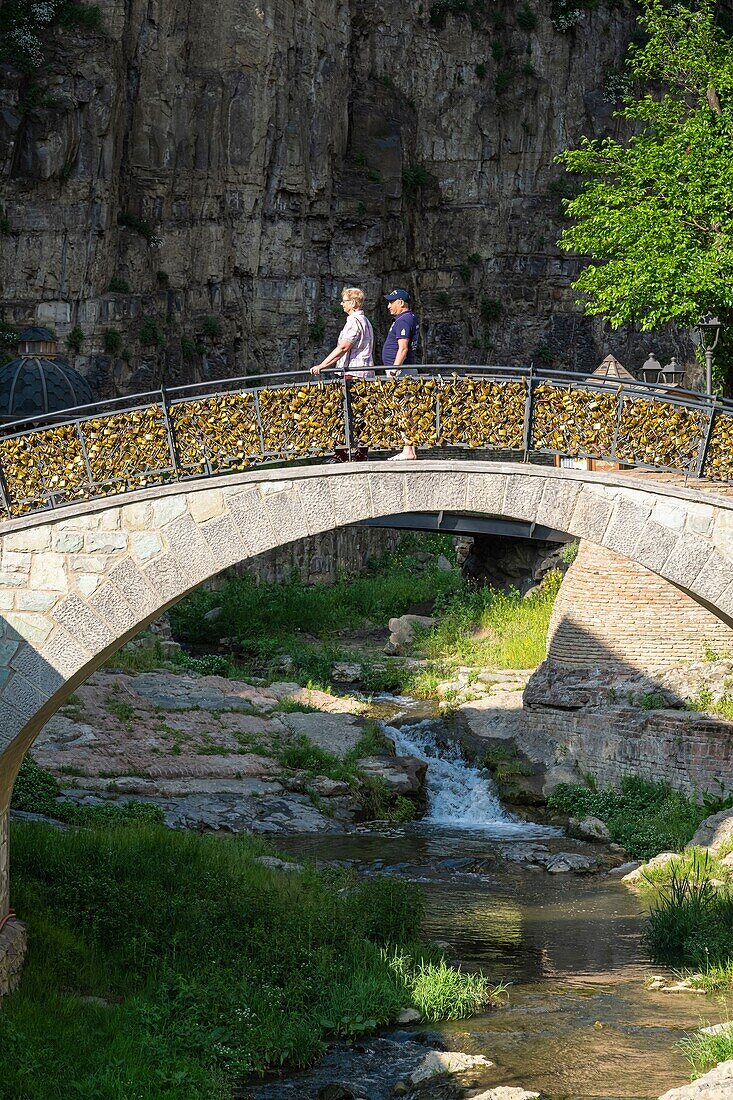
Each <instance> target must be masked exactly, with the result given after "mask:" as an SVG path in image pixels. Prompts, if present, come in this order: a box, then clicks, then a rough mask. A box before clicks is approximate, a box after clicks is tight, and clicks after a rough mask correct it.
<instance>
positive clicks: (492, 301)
mask: <svg viewBox="0 0 733 1100" xmlns="http://www.w3.org/2000/svg"><path fill="white" fill-rule="evenodd" d="M503 312H504V306H503V305H502V304H501V302H500V301H499V299H498V298H489V297H488V296H487V295H485V294H484V295H482V297H481V301H480V303H479V313H480V314H481V320H482V321H483V323H484V324H485V325H494V324H496V322H497V321H500V320H501V316H502V314H503Z"/></svg>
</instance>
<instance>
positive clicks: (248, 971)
mask: <svg viewBox="0 0 733 1100" xmlns="http://www.w3.org/2000/svg"><path fill="white" fill-rule="evenodd" d="M12 845H13V866H14V877H13V904H14V905H15V907H16V908H17V910H18V912H19V913H20V914H21V916H22V917H23V919H24V920H27V921H28V924H29V930H30V935H31V938H32V941H33V944H34V950H33V952H31V953H30V955H29V959H28V963H27V967H26V972H25V975H24V980H23V984H22V986H21V989H20V990H19V991H18V992H17V993H16V994H14V995H13V996H12V997H11V998H9V999H8V1000H7V1001H5V1002H4V1004H3V1012H2V1013H0V1096H3V1097H7V1098H10V1097H13V1098H15V1097H21V1096H22V1097H23V1098H24V1100H48V1097H49V1096H52V1095H53V1096H56V1095H58V1096H62V1095H67V1094H68V1086H69V1082H70V1081H73V1082H74V1089H75V1093H76V1094H78V1095H79V1096H80V1097H82V1096H84V1097H90V1098H91V1097H104V1098H105V1100H128V1098H129V1097H131V1096H140V1097H144V1098H145V1100H156V1098H157V1097H159V1096H165V1097H166V1098H167V1100H204V1098H205V1100H224V1098H225V1097H228V1096H231V1089H232V1086H233V1085H234V1083H235V1082H236V1081H238V1080H241V1079H242V1078H243V1077H244V1076H246V1075H247V1074H250V1073H252V1072H256V1073H262V1072H264V1071H265V1070H267V1069H269V1068H275V1069H279V1068H280V1067H281V1066H282V1065H283V1064H291V1065H296V1066H303V1065H307V1064H308V1063H309V1062H311V1061H313V1060H314V1059H315V1058H317V1057H318V1056H319V1055H320V1054H321V1053H322V1051H323V1049H324V1042H325V1040H326V1038H327V1037H328V1036H329V1035H356V1034H359V1033H360V1032H363V1031H367V1030H372V1029H374V1028H376V1027H378V1026H380V1025H383V1024H386V1023H387V1022H389V1021H390V1020H392V1019H394V1018H395V1016H396V1014H397V1012H398V1011H399V1009H400V1008H402V1007H403V1006H404V1005H405V1004H409V1003H414V1004H416V1005H417V1006H418V1007H419V1008H420V1010H421V1011H423V1012H424V1013H425V1015H426V1016H427V1017H428V1018H438V1016H439V1015H440V1014H444V1015H446V1016H449V1017H451V1018H454V1017H457V1016H461V1015H465V1014H467V1013H468V1012H470V1011H473V1010H474V1009H475V1008H476V1007H479V1006H480V1005H483V1004H485V1003H486V1002H487V1001H488V1000H489V999H490V998H491V990H490V989H489V987H488V985H487V983H486V982H485V980H484V979H482V978H481V977H480V976H474V975H461V974H460V973H459V972H458V971H452V970H451V968H450V967H448V966H446V965H445V963H441V962H440V961H439V960H438V959H436V958H435V957H434V954H433V953H432V952H427V951H425V950H424V949H422V948H420V947H419V946H416V943H417V941H418V939H419V936H420V934H421V925H422V918H423V911H424V908H423V900H422V895H421V893H420V892H418V891H417V890H416V889H415V887H413V886H411V885H408V884H406V883H403V882H400V881H398V880H395V879H388V880H382V879H373V880H372V879H370V880H366V881H362V882H358V883H356V882H354V880H353V879H350V878H349V877H347V876H344V875H343V873H341V872H329V874H328V875H324V876H321V875H318V874H316V873H315V872H313V871H311V870H306V871H305V872H304V873H302V874H298V875H283V874H278V873H277V872H273V871H270V870H269V869H267V868H265V867H262V866H260V865H258V864H257V863H256V862H255V859H256V857H257V856H259V855H260V854H261V853H262V852H263V851H265V850H266V849H265V848H264V845H263V844H262V843H261V842H260V841H258V840H256V839H254V838H244V837H243V838H239V839H237V840H225V839H221V838H207V837H199V836H196V835H195V834H190V833H188V834H186V833H175V832H171V831H167V830H162V829H155V828H142V829H135V830H126V831H125V830H102V831H100V830H94V831H89V830H78V831H73V832H71V833H66V834H64V833H58V832H56V831H55V830H51V829H44V828H40V827H37V826H35V827H34V826H27V825H21V824H15V825H14V826H13V828H12ZM90 996H91V997H92V998H93V997H102V998H104V999H105V1000H106V1001H107V1002H108V1004H107V1005H106V1006H100V1005H99V1004H95V1003H90V1000H89V998H90Z"/></svg>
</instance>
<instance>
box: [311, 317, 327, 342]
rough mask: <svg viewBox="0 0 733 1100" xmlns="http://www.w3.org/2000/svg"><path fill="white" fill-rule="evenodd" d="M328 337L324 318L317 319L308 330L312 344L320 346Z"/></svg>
mask: <svg viewBox="0 0 733 1100" xmlns="http://www.w3.org/2000/svg"><path fill="white" fill-rule="evenodd" d="M325 335H326V322H325V321H324V320H323V318H322V317H316V319H315V321H314V322H313V324H312V325H311V326H310V327H309V329H308V337H309V339H310V341H311V343H312V344H320V343H322V341H323V337H324V336H325Z"/></svg>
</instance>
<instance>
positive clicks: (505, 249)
mask: <svg viewBox="0 0 733 1100" xmlns="http://www.w3.org/2000/svg"><path fill="white" fill-rule="evenodd" d="M100 6H101V9H102V15H103V27H104V31H103V32H97V31H87V32H76V31H69V30H64V29H61V28H57V29H55V30H51V31H49V32H48V35H47V40H46V42H45V44H44V48H45V51H46V62H45V64H44V66H43V68H42V69H41V71H40V72H39V74H38V76H37V78H36V81H37V85H38V88H37V89H36V90H34V96H35V102H36V104H38V103H44V102H45V103H47V104H49V105H47V106H38V105H36V106H35V107H33V108H31V106H30V104H31V101H32V100H33V98H34V97H33V96H29V94H28V91H29V78H28V77H23V76H22V75H21V74H20V73H19V72H18V71H16V70H15V69H13V68H12V67H10V66H5V67H4V68H3V70H2V89H1V96H2V98H1V101H0V171H1V172H2V201H3V206H4V214H3V216H4V219H5V220H4V221H3V223H2V225H3V235H2V237H0V244H1V245H2V255H1V258H0V291H1V294H2V303H3V311H4V320H5V321H6V322H14V323H26V322H29V321H32V320H33V321H36V322H40V323H45V324H51V325H53V326H55V327H56V329H57V331H58V333H59V335H61V336H63V335H64V334H66V333H68V332H69V330H70V329H71V328H72V327H73V326H76V325H78V326H80V327H81V329H82V330H83V332H84V337H85V339H84V343H83V345H82V349H81V354H80V355H79V356H78V358H77V363H76V365H77V366H79V367H81V369H83V370H85V371H86V373H87V374H88V375H89V376H90V378H91V380H92V381H93V383H94V384H95V385H96V387H97V391H98V392H99V393H104V394H111V393H115V392H125V391H130V390H135V389H138V390H139V389H144V388H146V387H148V386H150V385H154V384H160V382H161V381H165V382H167V383H175V382H178V381H191V380H196V379H199V378H205V377H207V376H210V377H217V376H221V375H226V374H235V373H245V372H246V373H250V374H252V373H259V372H269V371H277V370H282V369H293V368H296V367H306V366H309V365H311V363H312V362H313V361H314V356H318V355H319V354H320V353H321V351H322V350H323V349H324V348H325V347H327V346H328V347H330V346H332V340H333V337H334V336H335V335H336V333H337V332H338V329H339V318H340V316H341V313H340V310H339V309H338V308H337V302H338V294H339V291H340V288H341V287H342V286H343V285H344V284H357V285H363V286H364V287H365V289H366V290H367V292H368V298H369V307H370V309H371V310H372V311H373V313H374V314H375V317H378V318H379V324H378V335H382V334H383V333H384V330H385V327H386V326H385V317H384V316H383V315H382V314H383V313H384V310H383V308H382V303H381V301H380V300H379V294H380V292H382V291H383V290H385V289H389V287H390V285H403V284H404V285H406V286H408V287H409V288H410V289H411V290H412V291H413V292H414V295H415V301H416V303H417V307H418V309H419V311H420V313H421V314H422V315H423V317H424V321H425V325H424V330H425V347H424V355H425V358H426V360H427V361H432V362H451V361H452V362H492V361H493V362H497V361H498V362H511V363H521V362H526V361H527V360H528V359H530V358H534V360H535V361H536V362H537V363H538V364H553V365H555V366H558V367H560V366H568V367H572V368H577V369H582V370H585V369H587V368H589V367H591V366H594V365H596V364H597V362H598V361H599V360H600V358H601V356H602V354H603V353H605V352H606V351H607V350H608V346H609V343H608V334H607V333H604V330H603V328H602V326H600V325H599V324H597V323H595V322H592V321H589V320H587V319H584V318H583V317H582V316H581V315H580V314H579V313H578V311H577V308H576V307H575V306H574V305H573V292H572V290H571V289H570V285H569V284H570V280H571V279H572V278H573V277H574V275H575V274H576V272H577V269H578V261H576V260H572V259H568V258H566V257H564V256H563V255H562V254H561V253H560V252H559V250H558V248H557V246H556V243H555V242H556V240H557V238H558V236H559V232H560V225H561V209H560V194H561V193H562V190H563V187H564V186H565V182H564V180H563V175H564V173H563V171H562V169H561V168H559V167H558V166H557V165H553V157H554V155H555V154H556V153H557V152H558V151H559V150H561V149H562V148H564V147H565V146H567V145H568V144H569V143H572V142H574V141H576V140H577V139H578V138H579V137H580V135H581V134H601V133H607V132H614V130H615V127H616V126H617V122H616V121H615V120H614V119H613V110H614V108H615V106H616V105H615V104H614V102H613V97H612V93H611V92H610V91H609V88H610V87H611V86H612V85H613V77H614V75H615V74H617V72H618V69H619V66H620V64H621V61H622V58H623V56H624V53H625V49H626V46H627V44H628V41H629V38H630V35H631V33H632V31H633V14H632V11H631V8H630V7H629V6H624V5H623V4H622V5H620V6H619V5H614V6H612V7H611V8H609V7H606V6H605V5H603V4H601V5H600V6H599V7H598V8H597V9H596V10H595V11H592V12H591V11H584V12H582V16H581V17H580V18H579V20H578V22H577V23H576V24H575V25H574V26H573V27H572V28H571V29H570V30H568V31H565V32H561V31H559V30H557V29H556V27H555V25H554V24H553V22H552V20H551V18H550V15H551V10H550V9H551V5H550V3H549V0H535V2H534V3H532V2H531V0H530V2H529V3H527V4H525V5H524V7H523V8H521V9H520V8H519V6H518V5H515V4H513V3H510V2H509V0H493V2H484V3H477V2H474V0H472V4H465V5H463V7H466V8H470V9H471V12H472V14H471V15H470V16H469V15H468V14H465V13H464V14H450V13H448V14H446V9H449V8H451V7H452V8H457V7H461V5H458V4H446V2H445V0H432V3H431V2H430V0H426V2H425V3H424V4H422V3H420V4H418V3H410V4H406V5H403V6H402V7H399V6H398V7H395V6H394V5H392V4H387V3H385V2H382V0H258V2H253V0H244V2H243V0H216V2H215V3H213V4H203V3H191V0H125V2H123V0H102V3H101V5H100ZM578 7H579V8H580V7H581V2H580V0H579V4H578ZM441 13H442V14H441ZM522 13H524V15H522ZM556 21H557V20H556ZM441 24H442V25H441ZM39 92H40V96H39ZM23 104H25V107H23ZM0 213H3V212H2V211H0ZM110 287H112V288H114V292H110ZM105 332H106V336H105ZM632 345H633V346H632ZM610 346H612V347H613V348H614V350H615V351H616V352H617V354H619V355H620V357H621V358H622V359H626V358H628V359H629V365H632V366H633V365H635V364H636V360H637V359H639V360H640V357H643V356H644V355H645V354H646V351H645V346H644V347H642V346H641V345H639V344H638V343H634V338H633V337H632V336H614V337H612V338H611V340H610ZM661 350H662V351H664V349H661ZM668 350H669V351H672V350H675V348H674V347H673V345H672V344H671V343H670V345H669V348H668Z"/></svg>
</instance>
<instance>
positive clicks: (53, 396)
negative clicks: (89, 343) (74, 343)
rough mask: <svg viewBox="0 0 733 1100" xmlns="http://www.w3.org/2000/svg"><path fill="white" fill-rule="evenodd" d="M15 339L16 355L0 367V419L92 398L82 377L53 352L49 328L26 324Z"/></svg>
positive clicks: (58, 408)
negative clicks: (17, 340) (28, 326)
mask: <svg viewBox="0 0 733 1100" xmlns="http://www.w3.org/2000/svg"><path fill="white" fill-rule="evenodd" d="M18 339H19V346H18V358H17V359H13V360H11V362H10V363H6V364H5V366H3V367H0V422H5V423H7V422H8V421H12V420H23V419H25V418H26V417H32V416H41V415H43V414H44V413H55V412H61V411H63V410H64V409H72V408H74V407H75V406H76V405H89V404H91V403H92V402H93V401H94V395H93V393H92V391H91V389H90V387H89V383H88V382H87V381H86V379H85V378H83V377H82V375H81V374H79V372H78V371H76V370H74V368H73V367H71V366H69V364H68V362H67V361H66V360H65V359H62V358H60V356H57V355H56V338H55V336H54V335H53V333H52V332H50V331H49V330H48V329H47V328H28V329H25V331H24V332H21V334H20V336H19V338H18Z"/></svg>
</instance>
